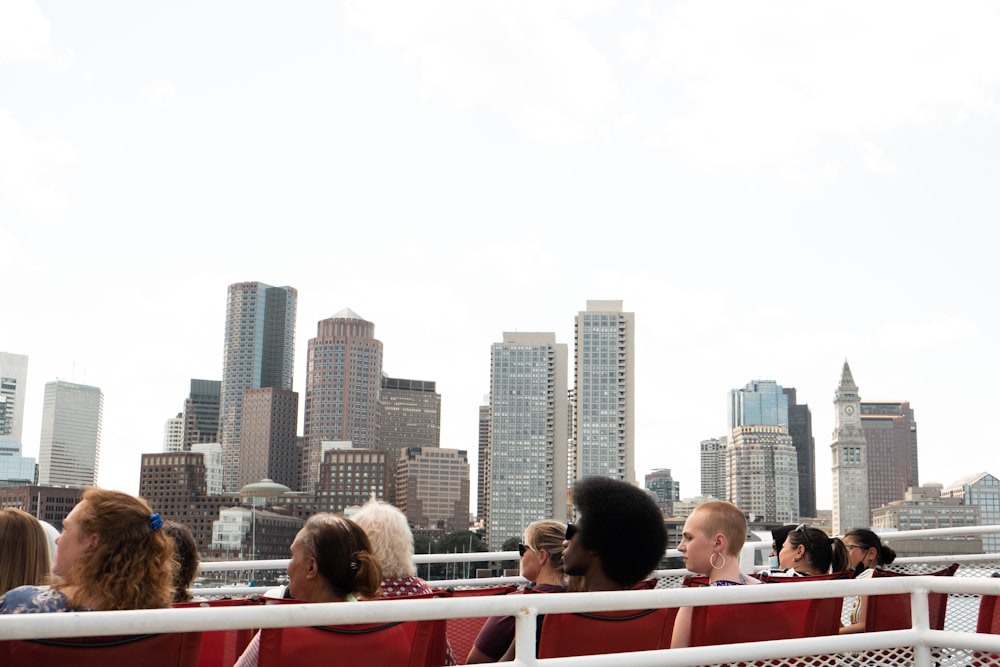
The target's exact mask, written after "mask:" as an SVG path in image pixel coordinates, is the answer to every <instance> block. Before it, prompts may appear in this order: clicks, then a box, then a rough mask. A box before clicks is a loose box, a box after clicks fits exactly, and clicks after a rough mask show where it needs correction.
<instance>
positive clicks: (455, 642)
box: [443, 584, 517, 665]
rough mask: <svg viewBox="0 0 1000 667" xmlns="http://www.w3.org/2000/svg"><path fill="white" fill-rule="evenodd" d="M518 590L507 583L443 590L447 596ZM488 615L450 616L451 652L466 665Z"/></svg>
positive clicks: (491, 593) (448, 627) (449, 635)
mask: <svg viewBox="0 0 1000 667" xmlns="http://www.w3.org/2000/svg"><path fill="white" fill-rule="evenodd" d="M516 590H517V586H514V585H512V584H507V585H503V586H488V587H485V588H464V589H459V590H455V591H443V593H444V594H445V595H446V596H447V597H453V598H465V597H479V596H482V595H508V594H510V593H513V592H514V591H516ZM487 618H489V617H488V616H475V617H472V618H449V619H448V620H447V625H446V630H445V634H446V635H447V636H448V643H449V644H450V645H451V652H452V653H453V654H454V656H455V661H456V662H457V663H458V664H460V665H464V664H465V661H466V660H467V659H468V657H469V651H471V650H472V646H473V644H475V642H476V637H478V636H479V631H480V630H482V629H483V625H484V624H485V623H486V619H487Z"/></svg>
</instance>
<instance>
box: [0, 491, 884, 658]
mask: <svg viewBox="0 0 1000 667" xmlns="http://www.w3.org/2000/svg"><path fill="white" fill-rule="evenodd" d="M573 499H574V503H575V505H576V508H577V519H576V521H575V522H573V523H569V524H566V523H562V522H559V521H554V520H543V521H536V522H534V523H532V524H530V525H529V526H527V528H526V530H525V533H524V538H523V539H524V542H523V543H521V544H520V545H519V551H520V567H521V574H522V575H523V576H524V577H525V578H526V579H527V580H528V581H529V582H531V583H530V586H531V592H532V593H553V592H564V591H609V590H628V589H632V588H635V587H637V586H638V585H640V584H641V583H643V582H644V581H646V578H647V577H649V576H650V575H651V573H652V572H653V571H654V570H655V569H656V567H657V565H658V564H659V563H660V560H661V558H662V557H663V554H664V552H665V550H666V547H667V533H666V529H665V527H664V523H663V520H662V514H661V512H660V509H659V507H658V506H657V505H656V503H655V501H654V500H653V499H652V497H651V496H650V495H649V494H648V493H646V492H645V491H644V490H642V489H639V488H637V487H635V486H632V485H630V484H627V483H625V482H621V481H617V480H612V479H609V478H604V477H591V478H587V479H585V480H582V481H580V482H578V483H577V484H576V485H575V486H574V489H573ZM746 536H747V522H746V518H745V517H744V514H743V512H742V511H740V510H739V508H737V507H736V506H734V505H732V504H730V503H727V502H722V501H712V502H707V503H704V504H702V505H700V506H699V507H698V508H696V509H695V510H694V512H692V513H691V515H690V516H689V517H688V518H687V520H686V521H685V524H684V528H683V533H682V539H681V541H680V544H679V545H678V547H677V548H678V550H679V551H680V552H681V554H682V556H683V559H684V564H685V567H686V568H687V569H688V570H689V571H691V572H693V573H698V574H700V575H704V577H705V579H706V580H707V584H708V585H709V586H729V585H743V584H758V583H761V582H760V579H758V578H757V577H755V576H751V575H748V574H745V573H744V572H742V570H741V568H740V553H741V550H742V548H743V545H744V541H745V539H746ZM773 537H774V544H773V547H774V550H773V552H772V562H771V563H770V565H771V568H770V569H769V570H768V575H769V576H790V577H794V576H805V575H814V574H822V573H827V572H831V571H834V572H835V571H841V570H853V572H854V574H855V576H856V577H860V578H864V577H870V576H871V574H872V569H873V568H877V567H880V566H884V565H887V564H889V563H891V562H892V561H893V559H894V558H895V553H894V552H893V550H892V549H891V548H889V547H888V546H886V545H884V544H882V542H881V540H879V538H878V536H877V535H876V534H875V533H873V532H871V531H869V530H866V529H856V530H852V531H850V532H848V533H847V534H846V535H845V536H844V537H843V538H842V539H841V538H836V537H834V538H831V537H829V536H828V535H827V534H826V533H825V532H823V531H822V530H820V529H818V528H815V527H812V526H806V525H799V526H784V527H782V528H779V529H775V530H774V531H773ZM412 539H413V538H412V533H411V531H410V528H409V526H408V524H407V521H406V517H405V516H404V515H403V514H402V512H400V511H399V510H398V509H396V508H395V507H393V506H392V505H389V504H387V503H384V502H379V501H371V502H369V503H368V504H366V505H365V506H364V507H363V508H362V509H361V511H360V512H359V513H358V514H356V515H355V516H354V518H353V519H346V518H343V517H340V516H336V515H332V514H317V515H314V516H312V517H310V518H309V519H308V520H307V521H306V523H305V524H304V526H303V527H302V529H301V530H300V531H299V533H298V534H297V535H296V537H295V540H294V541H293V542H292V544H291V547H290V551H291V559H290V561H289V563H288V578H289V583H288V586H287V588H286V589H285V590H284V591H282V592H281V593H280V595H282V596H284V597H290V598H294V599H296V600H299V601H303V602H354V601H358V600H364V599H372V598H377V597H380V596H381V597H401V596H411V595H419V594H426V593H430V592H431V587H430V586H429V585H428V583H427V582H426V581H424V580H423V579H420V578H419V577H417V576H416V571H415V565H414V562H413V542H412ZM9 545H17V548H16V549H10V548H9ZM0 548H2V549H3V550H4V551H3V553H0V556H2V557H0V614H16V613H37V612H59V611H85V610H112V609H148V608H160V607H168V606H170V605H171V604H173V603H176V602H183V601H186V600H189V599H190V594H189V592H188V591H189V587H190V584H191V582H192V581H193V579H194V577H195V575H196V573H197V570H198V557H197V548H196V545H195V542H194V540H193V538H192V536H191V533H190V531H189V530H188V529H187V528H185V527H184V526H183V525H180V524H176V523H173V522H165V521H163V520H162V519H161V518H160V516H159V515H158V514H156V513H154V512H152V510H151V508H150V507H149V505H148V504H147V503H146V502H145V501H144V500H142V499H141V498H136V497H134V496H131V495H129V494H126V493H121V492H118V491H110V490H105V489H99V488H89V489H87V490H86V491H85V492H84V494H83V497H82V500H81V501H80V503H78V504H77V505H76V506H75V507H74V508H73V510H72V511H71V512H70V513H69V515H67V517H66V519H65V520H64V522H63V530H62V533H61V534H59V536H58V538H57V539H56V540H55V544H54V545H51V548H50V544H49V540H48V537H47V536H46V533H45V530H44V528H43V526H42V524H41V523H39V522H38V521H37V520H36V519H34V517H31V515H29V514H27V513H25V512H22V511H20V510H12V509H7V510H3V511H2V512H0ZM53 548H54V551H55V553H54V554H51V553H50V552H51V551H52V550H53ZM50 566H51V567H50ZM864 614H865V600H864V599H863V598H859V599H858V600H856V601H855V602H854V606H853V609H852V613H851V619H850V623H849V624H848V625H846V626H844V627H842V628H841V632H861V631H863V630H864V627H865V626H864V620H865V619H864ZM690 615H691V608H690V607H682V608H680V609H679V610H678V613H677V617H676V620H675V622H674V627H673V637H672V640H671V646H672V647H683V646H688V645H689V636H690V620H691V617H690ZM513 639H514V622H513V618H512V617H497V618H491V619H489V620H488V621H487V622H486V624H485V625H484V626H483V629H482V631H481V632H480V634H479V637H478V638H477V639H476V641H475V643H474V646H473V648H472V649H471V651H470V653H469V655H468V656H461V657H462V658H464V659H465V661H467V662H469V663H479V662H496V661H501V660H510V659H513ZM258 642H259V635H258V636H256V637H255V638H254V640H253V641H252V642H251V644H250V645H249V646H248V648H247V649H246V651H245V653H244V654H243V656H242V657H241V658H240V660H239V662H238V663H237V665H238V667H253V666H254V665H256V664H257V655H258V647H259V644H258ZM456 662H457V661H456V660H455V657H454V656H453V655H451V651H450V649H449V651H448V655H447V657H446V664H455V663H456Z"/></svg>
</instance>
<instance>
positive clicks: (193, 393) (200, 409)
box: [184, 379, 222, 451]
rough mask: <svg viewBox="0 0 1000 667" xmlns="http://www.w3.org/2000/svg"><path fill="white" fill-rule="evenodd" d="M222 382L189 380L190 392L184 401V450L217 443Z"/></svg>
mask: <svg viewBox="0 0 1000 667" xmlns="http://www.w3.org/2000/svg"><path fill="white" fill-rule="evenodd" d="M221 397H222V382H220V381H219V380H197V379H192V380H191V390H190V392H189V393H188V397H187V398H186V399H184V450H185V451H189V450H190V449H191V446H192V445H195V444H199V443H205V442H219V402H220V400H221Z"/></svg>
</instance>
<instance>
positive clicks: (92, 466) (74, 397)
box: [38, 380, 104, 486]
mask: <svg viewBox="0 0 1000 667" xmlns="http://www.w3.org/2000/svg"><path fill="white" fill-rule="evenodd" d="M103 414H104V394H103V393H102V392H101V390H100V389H98V388H97V387H91V386H88V385H84V384H75V383H73V382H64V381H62V380H56V381H55V382H49V383H47V384H46V385H45V402H44V404H43V406H42V437H41V443H40V446H39V452H38V483H39V484H40V485H42V486H95V485H96V484H97V469H98V466H99V464H100V454H101V421H102V419H103Z"/></svg>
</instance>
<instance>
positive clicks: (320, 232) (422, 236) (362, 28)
mask: <svg viewBox="0 0 1000 667" xmlns="http://www.w3.org/2000/svg"><path fill="white" fill-rule="evenodd" d="M997 35H1000V5H997V4H996V3H993V2H962V3H938V2H914V1H913V0H907V1H906V2H880V3H869V2H836V3H801V2H773V3H759V2H755V3H748V2H742V1H740V0H735V1H733V2H712V1H706V0H699V1H697V2H650V3H613V2H585V1H581V0H570V1H566V2H542V3H539V2H509V1H508V2H474V3H470V2H464V1H456V2H430V1H424V2H399V3H396V2H368V1H366V0H355V1H353V2H349V3H346V2H295V3H282V4H275V3H260V2H249V1H246V0H241V1H240V2H211V3H205V2H172V3H137V2H130V1H122V2H100V1H98V2H87V3H80V2H48V1H44V2H32V1H30V0H0V257H2V260H3V265H4V267H3V272H2V275H3V290H2V297H0V350H4V351H7V352H14V353H19V354H27V355H29V357H30V361H29V377H28V400H27V405H26V410H25V418H26V426H25V431H24V441H25V444H24V453H25V455H29V456H37V453H38V438H39V431H40V425H41V409H42V405H41V404H42V395H43V392H44V385H45V383H46V382H49V381H51V380H54V379H57V378H61V379H66V380H74V381H77V382H85V383H87V384H93V385H96V386H99V387H100V388H101V389H102V390H103V391H104V395H105V411H104V434H103V441H102V451H101V469H100V483H101V484H102V485H104V486H109V487H113V488H120V489H123V490H126V491H130V492H133V493H134V492H136V491H137V490H138V477H139V460H140V454H141V453H142V452H153V451H159V450H160V448H161V443H162V431H163V424H164V422H165V420H166V419H167V418H169V417H171V416H173V415H175V414H176V413H177V412H179V411H180V410H181V408H182V404H183V400H184V397H185V396H186V394H187V391H188V383H189V380H190V379H191V378H211V379H219V378H220V377H221V373H222V338H223V325H224V315H225V313H224V309H225V301H226V287H227V285H229V284H230V283H234V282H239V281H244V280H259V281H262V282H266V283H269V284H272V285H291V286H293V287H295V288H297V289H298V290H299V316H298V336H297V349H296V377H295V387H294V388H295V389H296V390H298V391H300V392H301V391H302V389H303V386H304V380H305V356H306V355H305V353H306V345H307V341H308V339H309V338H311V337H313V336H314V335H315V332H316V323H317V322H318V321H319V320H321V319H324V318H326V317H330V316H331V315H333V314H334V313H336V312H337V311H339V310H341V309H342V308H345V307H349V308H352V309H353V310H355V311H356V312H357V313H359V314H360V315H361V316H362V317H364V318H365V319H368V320H370V321H372V322H374V323H375V325H376V336H377V337H378V338H379V339H380V340H382V342H383V343H384V346H385V370H386V372H388V373H389V374H391V375H393V376H395V377H406V378H415V379H423V380H436V381H437V383H438V385H437V386H438V390H439V392H440V393H441V395H442V404H443V405H442V412H443V415H442V443H441V444H442V446H445V447H454V448H459V449H466V450H469V453H470V460H471V461H472V462H473V464H474V463H475V459H476V447H477V435H478V434H477V416H478V415H477V408H478V406H479V405H480V404H481V403H482V402H483V399H484V396H485V395H486V394H487V393H488V391H489V353H490V345H491V344H492V343H493V342H496V341H500V340H501V337H502V333H503V332H504V331H513V330H520V331H555V332H556V334H557V337H558V340H559V341H560V342H565V343H567V344H569V346H570V350H571V351H572V333H573V317H574V315H575V314H576V313H577V312H578V311H580V310H583V309H584V308H585V306H586V301H587V300H588V299H621V300H623V301H624V305H625V308H626V310H629V311H633V312H635V313H636V330H637V333H636V338H637V362H636V369H637V378H638V379H637V384H636V391H637V398H638V404H637V419H636V432H637V445H636V460H637V465H638V470H637V474H638V475H639V477H640V479H641V477H642V475H644V474H645V473H647V472H649V470H650V469H652V468H656V467H666V468H671V469H672V470H673V471H674V477H675V479H679V480H680V482H681V493H682V495H683V496H685V497H687V496H693V495H696V494H697V493H698V491H699V462H698V451H699V450H698V443H699V442H700V441H701V440H702V439H705V438H708V437H717V436H719V435H722V434H723V433H724V432H725V427H726V395H727V392H728V391H729V390H730V389H732V388H734V387H740V386H743V385H744V384H746V383H747V382H749V381H751V380H754V379H773V380H776V381H777V382H778V383H780V384H782V385H784V386H786V387H796V388H797V389H798V392H799V401H800V402H806V403H808V404H809V405H810V407H811V408H812V415H813V428H814V435H815V438H816V446H817V478H818V479H817V483H818V489H819V497H818V504H819V507H820V508H830V507H831V505H832V501H831V496H830V457H829V443H830V434H831V430H832V428H833V406H832V399H833V394H834V390H835V389H836V386H837V382H838V380H839V377H840V369H841V366H842V364H843V362H844V359H848V360H849V362H850V364H851V368H852V370H853V372H854V377H855V379H856V380H857V383H858V385H859V387H860V393H861V396H862V399H864V400H877V399H900V400H909V401H910V402H911V403H912V405H913V407H914V409H915V411H916V418H917V422H918V424H919V444H920V457H921V458H920V472H921V481H922V482H928V481H939V482H942V483H945V484H947V483H950V482H952V481H954V480H955V479H957V478H958V477H960V476H962V475H965V474H967V473H971V472H976V471H979V470H988V471H990V472H992V473H993V474H1000V466H998V465H997V463H998V461H997V444H998V442H997V430H996V428H995V427H994V426H993V421H994V416H995V415H996V410H997V405H1000V392H998V389H997V378H998V377H1000V353H998V352H997V345H996V341H997V334H996V332H997V329H998V325H1000V322H998V315H997V305H998V304H997V301H998V299H997V291H998V290H997V286H998V283H1000V280H998V278H997V275H996V272H997V269H996V255H997V250H998V246H1000V243H998V233H997V231H996V224H997V222H998V215H997V212H998V195H997V193H998V192H1000V103H998V96H1000V40H998V39H997ZM473 470H474V468H473ZM473 479H475V474H474V472H473ZM473 509H474V503H473Z"/></svg>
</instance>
